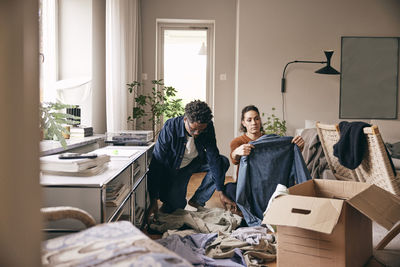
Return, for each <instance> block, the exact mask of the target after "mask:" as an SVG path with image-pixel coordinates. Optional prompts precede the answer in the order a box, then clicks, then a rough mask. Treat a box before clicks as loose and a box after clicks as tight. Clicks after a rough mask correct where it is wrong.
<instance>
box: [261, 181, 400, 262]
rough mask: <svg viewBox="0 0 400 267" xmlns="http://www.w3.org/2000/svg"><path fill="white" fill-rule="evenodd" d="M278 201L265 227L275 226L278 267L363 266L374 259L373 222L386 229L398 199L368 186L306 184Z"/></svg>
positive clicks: (398, 212)
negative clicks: (276, 226)
mask: <svg viewBox="0 0 400 267" xmlns="http://www.w3.org/2000/svg"><path fill="white" fill-rule="evenodd" d="M289 192H290V195H287V196H281V197H278V198H276V199H275V200H274V201H273V202H272V203H271V206H270V208H269V210H268V212H267V213H266V214H265V217H264V220H263V223H265V224H272V225H278V228H277V229H278V231H277V235H278V251H277V263H278V267H283V266H290V267H292V266H324V267H325V266H351V267H353V266H363V265H364V264H366V263H367V262H368V260H369V258H370V257H371V256H372V222H371V220H373V221H375V222H377V223H378V224H380V225H382V226H383V227H385V228H386V229H388V230H389V229H390V228H392V227H393V225H395V224H396V223H397V222H398V221H399V220H400V198H398V197H396V196H395V195H393V194H391V193H389V192H387V191H385V190H383V189H381V188H379V187H377V186H375V185H370V184H366V183H359V182H348V181H333V180H310V181H307V182H305V183H302V184H299V185H296V186H293V187H291V188H289Z"/></svg>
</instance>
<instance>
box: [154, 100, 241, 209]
mask: <svg viewBox="0 0 400 267" xmlns="http://www.w3.org/2000/svg"><path fill="white" fill-rule="evenodd" d="M212 117H213V115H212V113H211V109H210V108H209V107H208V105H207V104H206V103H205V102H202V101H200V100H196V101H192V102H190V103H189V104H187V105H186V107H185V115H184V116H180V117H176V118H172V119H169V120H167V122H166V123H165V124H164V127H163V128H162V130H161V132H160V135H159V136H158V139H157V142H156V144H155V147H154V151H153V157H152V160H151V163H150V167H149V174H148V186H149V193H150V201H151V203H150V208H149V212H148V216H150V215H151V214H157V212H158V204H157V199H160V200H161V201H162V202H163V205H162V207H161V209H160V210H161V211H162V212H167V213H170V212H173V211H174V210H176V209H178V208H181V209H184V208H185V206H186V203H187V202H186V192H187V186H188V183H189V180H190V177H191V176H192V174H193V173H196V172H207V174H206V175H205V177H204V178H203V181H202V183H201V185H200V186H199V188H198V189H197V190H196V192H195V194H194V195H193V197H192V198H191V199H190V200H189V205H191V206H193V207H196V208H197V207H199V206H204V205H205V203H206V202H207V200H209V199H210V198H211V196H212V195H213V193H214V191H215V190H216V191H217V192H218V194H219V198H220V201H221V203H222V204H223V206H224V207H225V208H226V205H227V204H229V205H231V207H234V208H235V207H236V204H235V203H234V202H232V201H231V200H230V199H229V198H228V197H226V196H225V194H224V193H223V189H224V181H225V173H226V171H227V170H228V168H229V160H228V159H227V158H226V157H225V156H222V155H220V154H219V150H218V148H217V142H216V139H215V130H214V125H213V123H212V121H211V119H212Z"/></svg>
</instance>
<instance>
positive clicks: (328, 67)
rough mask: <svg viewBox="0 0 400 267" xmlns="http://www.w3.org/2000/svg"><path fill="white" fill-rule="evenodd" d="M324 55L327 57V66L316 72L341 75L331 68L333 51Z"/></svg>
mask: <svg viewBox="0 0 400 267" xmlns="http://www.w3.org/2000/svg"><path fill="white" fill-rule="evenodd" d="M324 53H325V56H326V66H325V67H323V68H320V69H319V70H317V71H315V73H319V74H331V75H335V74H340V72H338V71H337V70H335V69H334V68H332V67H331V57H332V54H333V51H332V50H329V51H324Z"/></svg>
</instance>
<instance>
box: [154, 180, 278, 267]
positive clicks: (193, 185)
mask: <svg viewBox="0 0 400 267" xmlns="http://www.w3.org/2000/svg"><path fill="white" fill-rule="evenodd" d="M205 174H206V173H195V174H193V175H192V177H191V178H190V181H189V185H188V189H187V195H186V199H187V200H189V199H190V198H191V197H192V196H193V194H194V192H196V189H197V188H198V187H199V185H200V184H201V181H202V180H203V177H204V175H205ZM228 182H234V180H233V179H232V177H231V176H227V177H226V178H225V183H228ZM158 204H159V207H160V206H161V202H159V203H158ZM206 208H223V206H222V204H221V202H220V201H219V197H218V196H217V194H216V193H214V195H213V196H212V197H211V199H210V200H209V201H207V203H206ZM185 209H187V210H196V209H195V208H193V207H191V206H189V205H186V207H185ZM147 235H148V236H149V237H150V238H152V239H159V238H161V236H160V235H150V234H147ZM268 267H276V263H275V262H272V263H269V264H268Z"/></svg>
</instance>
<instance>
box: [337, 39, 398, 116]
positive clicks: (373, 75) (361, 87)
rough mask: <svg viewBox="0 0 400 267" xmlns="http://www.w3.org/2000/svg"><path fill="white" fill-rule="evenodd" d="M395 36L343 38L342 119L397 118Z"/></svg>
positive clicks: (396, 48) (340, 113) (396, 45)
mask: <svg viewBox="0 0 400 267" xmlns="http://www.w3.org/2000/svg"><path fill="white" fill-rule="evenodd" d="M398 73H399V38H398V37H342V54H341V75H340V101H339V102H340V106H339V118H341V119H397V102H398Z"/></svg>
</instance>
